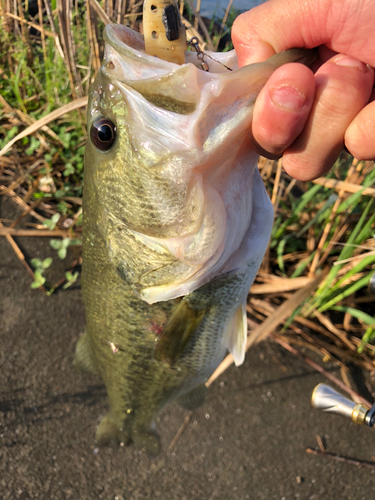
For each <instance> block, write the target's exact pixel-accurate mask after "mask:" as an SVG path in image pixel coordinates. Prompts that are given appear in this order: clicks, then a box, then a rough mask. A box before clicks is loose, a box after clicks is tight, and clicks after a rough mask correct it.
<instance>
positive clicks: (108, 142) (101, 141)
mask: <svg viewBox="0 0 375 500" xmlns="http://www.w3.org/2000/svg"><path fill="white" fill-rule="evenodd" d="M90 138H91V140H92V142H93V143H94V145H95V146H96V147H97V148H98V149H100V151H109V150H110V149H111V147H112V145H113V143H114V142H115V138H116V125H115V124H114V123H113V122H112V121H111V120H110V119H109V118H104V117H102V118H98V119H97V120H95V121H94V123H93V124H92V125H91V130H90Z"/></svg>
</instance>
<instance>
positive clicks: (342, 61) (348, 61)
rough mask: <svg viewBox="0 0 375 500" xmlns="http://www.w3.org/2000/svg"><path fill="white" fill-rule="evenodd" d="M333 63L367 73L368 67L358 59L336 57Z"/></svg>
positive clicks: (342, 56) (343, 56)
mask: <svg viewBox="0 0 375 500" xmlns="http://www.w3.org/2000/svg"><path fill="white" fill-rule="evenodd" d="M333 62H334V63H335V64H337V65H338V66H346V67H350V68H356V69H359V70H360V71H363V73H366V72H367V65H366V64H365V63H363V62H362V61H358V59H354V57H349V56H346V55H344V54H340V55H339V56H336V57H335V58H334V60H333Z"/></svg>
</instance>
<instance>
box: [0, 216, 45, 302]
mask: <svg viewBox="0 0 375 500" xmlns="http://www.w3.org/2000/svg"><path fill="white" fill-rule="evenodd" d="M3 228H4V226H3V224H2V223H1V222H0V230H2V229H3ZM5 238H6V239H7V240H8V242H9V244H10V245H11V247H12V248H13V250H14V253H15V254H16V255H17V257H18V259H19V260H20V261H21V264H22V265H23V267H24V268H25V269H26V271H27V272H28V273H29V274H30V276H31V277H32V279H33V281H35V274H34V273H33V270H32V269H31V267H30V266H29V264H28V263H27V262H26V259H25V256H24V255H23V253H22V252H21V250H20V248H19V246H18V245H17V243H16V242H15V241H14V239H13V238H12V236H11V235H10V234H6V235H5ZM39 289H40V290H41V291H42V292H43V293H45V292H46V290H45V288H44V286H43V285H41V286H40V287H39Z"/></svg>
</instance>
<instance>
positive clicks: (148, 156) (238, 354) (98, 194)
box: [74, 24, 311, 455]
mask: <svg viewBox="0 0 375 500" xmlns="http://www.w3.org/2000/svg"><path fill="white" fill-rule="evenodd" d="M104 39H105V53H104V61H103V65H102V67H101V69H100V70H99V72H98V74H97V76H96V79H95V81H94V83H93V85H92V87H91V89H90V97H89V104H88V140H87V145H86V150H85V165H84V194H83V214H84V215H83V216H84V229H83V270H82V291H83V300H84V305H85V313H86V329H85V332H84V334H83V335H82V336H81V338H80V339H79V341H78V343H77V346H76V351H75V358H74V365H75V367H76V368H77V369H79V370H83V371H85V372H88V373H93V374H98V375H100V376H101V378H102V380H103V382H104V384H105V386H106V390H107V394H108V399H109V412H108V413H107V414H106V415H105V416H104V417H103V418H102V420H101V422H100V424H99V426H98V428H97V431H96V441H97V442H98V443H99V444H108V443H110V442H112V441H114V442H117V443H124V444H129V443H134V445H135V446H136V447H137V448H138V449H141V450H145V451H146V452H147V453H149V454H150V455H155V454H157V453H158V452H159V450H160V437H159V435H158V433H157V430H156V426H155V419H156V417H157V415H158V414H159V412H160V411H161V410H162V409H163V408H164V407H165V406H166V405H168V404H170V403H171V402H173V401H175V402H177V403H178V404H180V405H181V406H183V407H184V408H187V409H194V408H196V407H198V406H200V405H201V404H203V402H204V399H205V395H206V385H205V382H206V381H207V379H208V377H209V376H210V375H211V374H212V373H213V372H214V370H215V369H216V368H217V366H218V365H219V364H220V362H221V361H222V359H223V358H224V356H225V355H226V353H227V352H228V351H230V352H231V353H232V354H233V357H234V361H235V363H236V365H240V364H241V363H242V362H243V360H244V356H245V345H246V336H247V321H246V299H247V294H248V291H249V288H250V286H251V284H252V282H253V280H254V278H255V275H256V273H257V271H258V268H259V266H260V263H261V261H262V258H263V256H264V253H265V251H266V248H267V245H268V241H269V237H270V233H271V228H272V223H273V209H272V204H271V203H270V200H269V198H268V196H267V193H266V190H265V188H264V186H263V183H262V180H261V177H260V174H259V172H258V169H257V159H258V155H257V154H256V152H255V151H254V150H253V148H252V146H251V143H250V141H249V138H248V131H249V129H250V126H251V120H252V113H253V107H254V103H255V100H256V96H257V95H258V94H259V91H260V90H261V88H262V87H263V85H264V84H265V83H266V81H267V80H268V78H269V76H270V75H271V74H272V72H273V71H274V70H275V69H276V68H277V67H279V66H281V65H282V64H285V63H286V62H291V61H302V62H304V61H305V62H306V61H307V60H309V59H311V57H310V56H309V54H306V51H303V50H302V49H301V50H299V49H295V50H290V51H287V52H284V53H281V54H277V55H275V56H274V57H272V58H270V59H269V60H268V61H266V62H264V63H259V64H254V65H250V66H247V67H244V68H241V69H238V64H237V58H236V54H235V52H234V51H229V52H227V53H210V52H207V53H206V54H207V56H208V57H209V71H203V70H202V67H201V61H200V59H199V58H197V55H196V54H195V53H194V52H190V51H187V52H186V54H185V56H186V60H185V64H181V65H180V64H176V63H173V62H168V61H164V60H161V59H159V58H157V57H153V56H151V55H148V54H146V53H145V50H144V47H145V45H144V39H143V37H142V35H140V34H139V33H137V32H135V31H132V30H131V29H130V28H128V27H125V26H122V25H115V24H111V25H107V26H106V29H105V32H104Z"/></svg>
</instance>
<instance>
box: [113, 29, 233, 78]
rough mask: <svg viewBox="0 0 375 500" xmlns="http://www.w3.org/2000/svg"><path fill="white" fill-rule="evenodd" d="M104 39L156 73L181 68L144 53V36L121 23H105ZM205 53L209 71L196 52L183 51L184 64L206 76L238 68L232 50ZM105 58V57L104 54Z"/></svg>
mask: <svg viewBox="0 0 375 500" xmlns="http://www.w3.org/2000/svg"><path fill="white" fill-rule="evenodd" d="M104 40H105V42H106V43H107V44H108V45H109V46H110V47H112V48H113V49H114V50H115V51H116V52H118V54H119V55H120V56H122V57H124V58H130V59H132V60H133V61H137V62H138V63H141V64H142V63H143V64H147V66H149V67H151V68H154V69H155V70H157V72H158V73H159V72H160V70H163V69H164V70H169V71H173V70H175V69H178V68H181V65H180V64H176V63H173V62H169V61H164V60H163V59H159V58H158V57H155V56H151V55H148V54H146V52H145V41H144V36H143V35H142V34H140V33H138V32H137V31H134V30H132V29H131V28H128V27H127V26H124V25H122V24H107V26H106V28H105V30H104ZM106 52H107V50H106ZM205 54H207V56H208V57H209V58H210V71H209V72H206V71H204V70H203V69H202V67H201V61H200V59H198V57H197V53H196V52H190V51H185V64H189V63H190V64H193V65H194V66H195V67H196V68H197V69H199V72H200V73H202V74H203V75H204V74H206V75H207V77H208V78H210V77H211V76H212V74H213V73H227V74H230V73H231V71H229V70H236V69H238V63H237V56H236V54H235V52H234V50H232V51H228V52H211V51H205ZM105 59H107V57H106V56H105ZM182 66H184V64H183V65H182Z"/></svg>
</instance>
